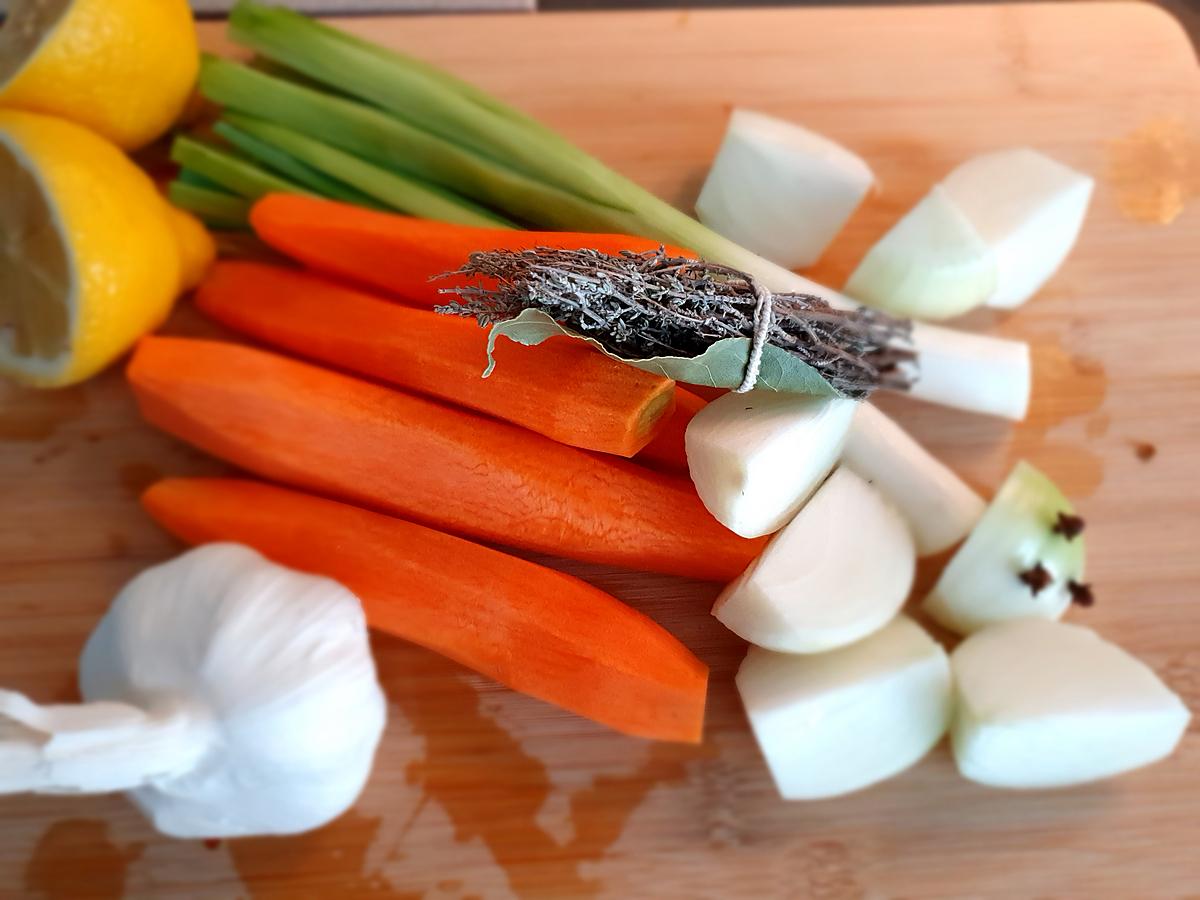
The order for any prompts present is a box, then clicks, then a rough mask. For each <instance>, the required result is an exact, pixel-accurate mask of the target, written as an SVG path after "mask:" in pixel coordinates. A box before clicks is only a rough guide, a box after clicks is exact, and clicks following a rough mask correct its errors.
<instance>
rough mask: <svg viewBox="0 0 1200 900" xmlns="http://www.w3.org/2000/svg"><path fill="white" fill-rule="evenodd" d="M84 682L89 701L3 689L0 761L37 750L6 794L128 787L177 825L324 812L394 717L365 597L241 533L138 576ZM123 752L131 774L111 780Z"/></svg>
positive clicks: (219, 830)
mask: <svg viewBox="0 0 1200 900" xmlns="http://www.w3.org/2000/svg"><path fill="white" fill-rule="evenodd" d="M79 680H80V689H81V691H82V693H83V696H84V699H85V700H87V701H88V703H87V704H86V705H84V706H75V707H36V706H35V705H34V704H29V703H28V701H24V702H25V704H27V705H24V706H23V705H22V704H21V703H20V702H16V701H13V699H12V698H13V697H17V698H19V697H20V695H13V694H10V693H8V694H6V693H4V692H0V761H3V760H4V759H6V756H5V754H6V753H8V754H9V756H8V757H7V758H9V759H20V758H21V755H22V754H24V755H25V756H27V755H28V754H29V753H30V752H34V753H41V755H42V757H43V758H41V759H39V760H36V761H34V762H33V763H32V764H31V765H30V766H29V772H30V773H32V774H31V775H30V777H29V779H28V781H29V783H28V784H27V785H26V786H24V787H22V786H20V785H14V784H13V783H12V782H11V781H9V782H5V781H4V780H3V779H0V790H9V791H11V790H35V791H71V790H76V791H85V792H97V791H106V790H114V789H129V790H130V794H131V797H132V799H133V800H134V801H135V802H136V803H137V804H138V806H139V807H141V809H142V810H143V812H144V813H145V814H146V815H147V816H148V817H149V818H150V819H151V820H152V821H153V822H154V825H155V827H157V828H158V829H159V830H160V831H162V832H164V833H166V834H169V835H172V836H175V837H188V838H199V837H240V836H246V835H267V834H293V833H297V832H301V831H307V830H309V829H312V828H316V827H318V826H320V825H323V824H325V823H326V822H328V821H330V820H331V819H333V818H335V817H336V816H338V815H340V814H341V813H342V812H344V811H345V810H346V809H348V808H349V807H350V806H351V805H352V804H353V803H354V801H355V800H356V799H357V797H358V795H359V793H360V792H361V790H362V787H363V785H364V784H365V782H366V780H367V777H368V775H369V774H370V770H371V765H372V762H373V759H374V754H375V750H376V747H377V746H378V743H379V740H380V737H381V736H382V733H383V728H384V725H385V722H386V716H387V712H386V703H385V700H384V696H383V692H382V690H381V689H380V687H379V683H378V680H377V677H376V672H375V665H374V661H373V660H372V657H371V653H370V645H369V642H368V635H367V625H366V619H365V617H364V615H363V612H362V607H361V605H360V603H359V602H358V599H357V598H356V597H355V596H354V595H353V594H352V593H350V592H349V591H348V590H346V589H345V588H344V587H342V586H341V585H339V584H338V583H337V582H335V581H332V580H331V579H328V578H323V577H320V576H315V575H309V574H305V573H301V572H295V571H292V570H290V569H286V568H284V567H282V566H279V565H276V564H274V563H272V562H269V561H268V560H266V559H265V558H263V557H262V556H261V555H259V554H258V553H256V552H255V551H253V550H250V549H249V548H247V547H243V546H240V545H237V544H208V545H205V546H202V547H199V548H197V549H195V550H192V551H190V552H188V553H185V554H184V555H183V556H180V557H178V558H176V559H174V560H171V561H169V562H167V563H164V564H162V565H159V566H155V567H153V568H151V569H148V570H146V571H145V572H143V573H141V574H140V575H138V576H137V577H136V578H134V579H133V581H131V582H130V583H129V584H128V585H127V586H126V587H125V588H124V589H123V590H122V591H121V592H120V594H119V595H118V596H117V598H116V600H114V602H113V604H112V607H111V608H110V609H109V611H108V613H107V614H106V615H105V616H104V618H103V620H102V621H101V622H100V625H99V626H98V627H97V629H96V631H95V632H94V633H93V634H92V636H91V638H90V639H89V640H88V643H87V646H86V648H85V650H84V653H83V657H82V660H81V663H80V677H79ZM20 699H21V700H23V699H24V698H20ZM6 700H7V701H8V702H7V704H6V702H5V701H6ZM14 711H15V714H14ZM88 711H94V712H95V714H94V715H90V718H92V719H93V721H92V722H91V723H90V727H86V726H87V723H84V725H82V726H81V725H80V724H79V723H80V722H81V721H82V720H84V719H87V718H89V713H88ZM6 715H7V716H8V717H9V718H10V720H15V721H16V722H17V723H19V724H17V725H16V726H15V727H14V725H13V724H12V723H11V722H10V724H9V725H8V726H7V727H5V726H4V725H3V724H2V723H3V720H4V717H5V716H6ZM139 717H140V721H139ZM22 732H24V733H26V735H25V740H24V741H22V739H21V735H22ZM14 735H15V737H14ZM71 743H74V744H75V745H76V749H71V747H70V744H71ZM122 748H124V749H125V750H127V752H122ZM121 758H125V759H129V760H132V762H130V763H128V765H127V766H126V768H127V769H128V771H124V772H122V773H120V774H121V777H120V778H114V777H109V776H108V774H106V773H111V772H112V771H113V766H115V765H116V762H115V761H116V760H117V759H121ZM89 760H91V761H89ZM89 767H91V768H92V769H94V770H95V771H94V772H92V773H89V771H88V770H89ZM56 772H57V775H58V783H46V781H47V779H46V777H45V776H46V773H50V774H51V775H54V773H56Z"/></svg>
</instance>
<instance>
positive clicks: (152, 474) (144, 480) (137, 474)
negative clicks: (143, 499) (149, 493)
mask: <svg viewBox="0 0 1200 900" xmlns="http://www.w3.org/2000/svg"><path fill="white" fill-rule="evenodd" d="M117 475H118V477H119V478H120V479H121V486H122V487H123V488H125V490H126V492H128V493H129V495H130V496H132V497H140V496H142V492H143V491H144V490H146V488H148V487H150V485H152V484H154V482H156V481H158V480H159V479H160V478H162V477H163V471H162V469H160V468H159V467H158V466H156V465H154V464H153V463H145V462H128V463H124V464H122V466H121V468H120V469H118V470H117Z"/></svg>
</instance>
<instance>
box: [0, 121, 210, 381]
mask: <svg viewBox="0 0 1200 900" xmlns="http://www.w3.org/2000/svg"><path fill="white" fill-rule="evenodd" d="M214 253H215V251H214V247H213V243H212V238H211V237H210V236H209V235H208V234H207V232H205V231H204V230H203V228H202V227H201V226H200V225H199V223H198V222H196V221H195V220H194V219H192V218H191V217H189V216H188V215H187V214H186V213H183V212H181V211H179V210H177V209H175V208H174V207H172V206H171V205H170V204H168V203H167V202H166V200H165V199H164V198H163V197H162V195H161V194H159V193H158V191H157V189H156V188H155V186H154V183H153V182H152V181H151V180H150V178H149V176H147V175H146V174H145V173H144V172H142V170H141V169H139V168H138V167H137V166H135V165H134V164H133V163H132V162H131V161H130V160H129V158H128V157H126V156H125V154H124V153H122V152H121V151H120V150H119V149H117V148H116V147H115V146H113V145H112V144H110V143H109V142H107V141H105V140H104V139H103V138H100V137H98V136H97V135H95V134H93V133H91V132H90V131H88V130H87V129H85V128H82V127H80V126H78V125H75V124H73V123H71V122H66V121H63V120H61V119H55V118H52V117H50V116H42V115H37V114H34V113H26V112H19V111H16V110H6V109H0V375H7V376H8V377H10V378H13V379H14V380H16V381H18V382H20V383H23V384H28V385H34V386H42V387H57V386H61V385H66V384H73V383H75V382H78V381H82V380H83V379H85V378H88V377H90V376H91V375H93V374H95V373H96V372H98V371H99V370H100V369H102V368H104V367H105V366H106V365H108V364H109V363H111V362H112V361H113V360H115V359H116V358H117V357H118V356H120V355H121V354H122V353H124V352H125V351H126V350H127V349H129V347H131V346H132V345H133V343H134V342H135V341H136V340H137V339H138V338H139V337H141V336H142V335H144V334H146V333H147V332H149V331H152V330H153V329H154V328H156V327H158V325H160V324H161V323H162V322H163V320H164V319H165V318H166V317H167V314H168V313H169V312H170V310H171V306H172V304H173V302H174V300H175V298H176V297H177V296H178V295H179V294H180V293H182V292H183V291H184V290H186V289H187V288H188V287H190V286H192V285H193V284H194V283H195V282H196V281H197V280H198V279H199V277H200V276H201V275H202V274H203V272H204V270H205V269H206V268H207V266H208V265H209V263H211V261H212V258H213V256H214Z"/></svg>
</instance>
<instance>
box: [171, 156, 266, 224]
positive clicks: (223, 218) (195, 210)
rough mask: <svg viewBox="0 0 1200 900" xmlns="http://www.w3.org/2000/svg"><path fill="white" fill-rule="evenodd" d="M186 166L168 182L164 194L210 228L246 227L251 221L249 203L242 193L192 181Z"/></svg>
mask: <svg viewBox="0 0 1200 900" xmlns="http://www.w3.org/2000/svg"><path fill="white" fill-rule="evenodd" d="M190 179H191V175H190V173H189V172H188V170H186V169H185V170H184V171H183V172H181V173H180V177H179V178H176V179H175V180H174V181H172V182H171V183H170V185H168V186H167V197H168V198H169V199H170V201H171V202H172V203H173V204H174V205H175V206H178V207H179V208H180V209H185V210H187V211H188V212H190V213H192V214H193V215H195V216H196V217H197V218H199V219H200V220H201V221H202V222H204V224H205V225H208V226H210V227H211V228H219V229H227V228H246V227H248V225H249V222H250V203H249V201H247V200H246V199H244V198H242V197H237V196H235V195H233V194H230V193H227V192H225V191H221V190H213V189H211V188H208V187H204V186H202V185H198V184H192V183H191V180H190Z"/></svg>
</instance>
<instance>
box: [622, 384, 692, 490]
mask: <svg viewBox="0 0 1200 900" xmlns="http://www.w3.org/2000/svg"><path fill="white" fill-rule="evenodd" d="M706 406H708V401H707V400H705V399H704V398H703V397H698V396H697V395H695V394H693V393H692V392H691V391H690V390H684V389H683V388H681V387H676V388H675V412H673V413H672V414H671V418H669V419H667V421H666V422H665V423H664V424H663V426H662V428H661V429H659V432H658V434H657V435H655V437H654V440H652V441H651V442H650V443H648V444H647V445H646V446H645V447H643V448H642V452H641V453H639V454H638V456H637V458H638V462H640V463H644V464H645V465H648V466H651V467H652V468H655V469H663V470H665V471H673V472H686V471H687V470H688V461H687V450H686V448H685V447H684V440H683V438H684V434H686V432H687V427H688V423H689V422H691V421H692V416H694V415H696V413H698V412H700V410H702V409H704V407H706Z"/></svg>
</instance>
